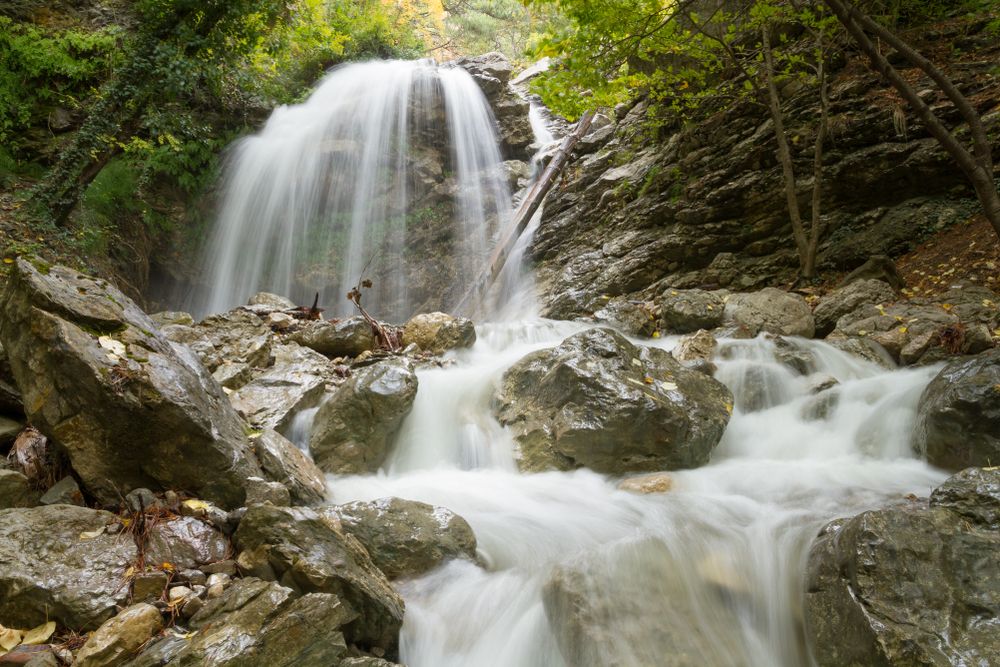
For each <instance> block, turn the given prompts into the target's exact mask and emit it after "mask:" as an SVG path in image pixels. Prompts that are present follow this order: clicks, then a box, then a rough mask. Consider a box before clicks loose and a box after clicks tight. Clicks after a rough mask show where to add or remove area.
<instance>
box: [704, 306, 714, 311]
mask: <svg viewBox="0 0 1000 667" xmlns="http://www.w3.org/2000/svg"><path fill="white" fill-rule="evenodd" d="M706 308H708V309H709V310H715V309H714V308H712V307H711V306H706Z"/></svg>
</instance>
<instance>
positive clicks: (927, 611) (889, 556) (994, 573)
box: [806, 469, 1000, 667]
mask: <svg viewBox="0 0 1000 667" xmlns="http://www.w3.org/2000/svg"><path fill="white" fill-rule="evenodd" d="M998 507H1000V471H997V470H981V469H969V470H966V471H963V472H962V473H959V474H958V475H955V476H954V477H952V478H951V479H949V480H947V481H946V482H945V483H944V484H943V485H941V486H940V487H938V489H937V490H935V491H934V493H933V494H932V496H931V500H930V504H929V506H924V505H923V504H922V503H912V504H911V505H910V506H904V507H902V508H899V509H883V510H875V511H869V512H865V513H863V514H860V515H858V516H856V517H854V518H852V519H840V520H838V521H834V522H833V523H831V524H829V525H827V526H826V527H825V528H824V529H823V531H822V532H820V534H819V536H818V537H817V539H816V541H815V542H814V543H813V546H812V550H811V552H810V554H809V563H808V565H807V572H806V578H807V581H806V629H807V635H808V638H809V641H810V644H811V645H812V650H813V656H814V657H815V658H816V661H817V662H818V663H819V664H820V665H822V666H823V667H841V666H842V667H853V666H854V665H885V666H888V665H966V664H968V665H996V664H1000V643H998V642H997V619H998V618H1000V549H997V542H998V540H1000V522H998V513H997V508H998Z"/></svg>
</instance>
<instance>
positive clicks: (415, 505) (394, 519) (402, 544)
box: [317, 498, 476, 579]
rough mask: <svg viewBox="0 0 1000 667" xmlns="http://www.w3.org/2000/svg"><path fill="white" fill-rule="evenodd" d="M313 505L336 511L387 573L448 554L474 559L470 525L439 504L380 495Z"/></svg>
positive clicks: (422, 568) (419, 568) (412, 572)
mask: <svg viewBox="0 0 1000 667" xmlns="http://www.w3.org/2000/svg"><path fill="white" fill-rule="evenodd" d="M317 511H318V512H319V513H320V514H321V515H323V516H331V517H336V518H337V519H338V520H339V521H340V525H341V526H342V527H343V530H344V531H345V532H347V533H348V534H350V535H352V536H354V537H356V538H357V540H358V542H360V543H361V545H362V546H364V548H365V549H366V550H367V551H368V555H369V556H371V559H372V562H373V563H374V564H375V566H376V567H377V568H378V569H380V570H382V572H383V573H384V574H385V576H386V577H388V578H389V579H397V578H399V577H407V576H416V575H419V574H423V573H424V572H426V571H428V570H430V569H433V568H435V567H437V566H438V565H440V564H441V563H443V562H444V561H446V560H449V559H452V558H465V559H468V560H471V561H474V560H475V559H476V536H475V534H474V533H473V532H472V528H471V527H470V526H469V524H468V522H466V520H465V519H463V518H462V517H460V516H458V515H457V514H455V513H454V512H451V511H450V510H447V509H445V508H443V507H436V506H434V505H428V504H426V503H421V502H418V501H415V500H403V499H402V498H382V499H380V500H373V501H370V502H360V501H359V502H353V503H347V504H346V505H335V506H331V507H324V508H322V509H319V510H317Z"/></svg>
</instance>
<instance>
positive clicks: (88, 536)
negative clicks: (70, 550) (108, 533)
mask: <svg viewBox="0 0 1000 667" xmlns="http://www.w3.org/2000/svg"><path fill="white" fill-rule="evenodd" d="M103 534H104V526H101V527H100V528H98V529H97V530H88V531H86V532H83V533H80V539H81V540H92V539H94V538H95V537H98V536H99V535H103Z"/></svg>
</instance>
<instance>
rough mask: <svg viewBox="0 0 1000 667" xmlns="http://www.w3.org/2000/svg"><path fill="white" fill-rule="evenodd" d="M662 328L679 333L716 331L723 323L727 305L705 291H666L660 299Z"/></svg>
mask: <svg viewBox="0 0 1000 667" xmlns="http://www.w3.org/2000/svg"><path fill="white" fill-rule="evenodd" d="M659 305H660V313H661V315H660V326H661V327H662V328H664V329H670V330H672V331H676V332H677V333H691V332H693V331H697V330H698V329H714V328H715V327H717V326H719V325H720V324H721V323H722V318H723V315H724V314H725V312H726V304H725V303H723V301H722V299H721V298H719V296H718V295H716V294H712V293H711V292H705V291H703V290H666V291H665V292H663V294H661V295H660V298H659Z"/></svg>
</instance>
